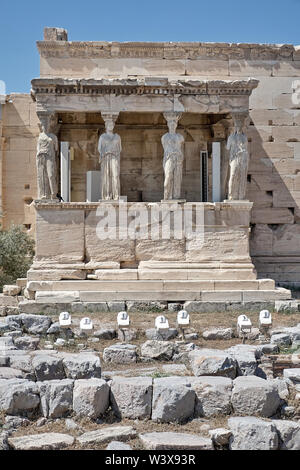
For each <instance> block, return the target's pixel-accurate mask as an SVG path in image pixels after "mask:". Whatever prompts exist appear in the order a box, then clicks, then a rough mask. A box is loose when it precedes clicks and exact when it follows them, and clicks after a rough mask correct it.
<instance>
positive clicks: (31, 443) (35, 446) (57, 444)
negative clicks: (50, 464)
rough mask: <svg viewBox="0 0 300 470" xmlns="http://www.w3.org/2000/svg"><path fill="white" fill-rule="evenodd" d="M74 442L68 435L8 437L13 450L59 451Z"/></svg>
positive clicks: (49, 434)
mask: <svg viewBox="0 0 300 470" xmlns="http://www.w3.org/2000/svg"><path fill="white" fill-rule="evenodd" d="M74 440H75V439H74V437H72V436H69V435H68V434H60V433H54V432H49V433H43V434H32V435H27V436H21V437H10V438H8V443H9V445H10V446H11V447H12V448H13V449H15V450H60V449H65V448H67V447H69V446H71V445H73V443H74Z"/></svg>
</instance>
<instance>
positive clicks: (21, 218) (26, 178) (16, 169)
mask: <svg viewBox="0 0 300 470" xmlns="http://www.w3.org/2000/svg"><path fill="white" fill-rule="evenodd" d="M38 133H39V129H38V118H37V115H36V111H35V103H33V101H32V99H31V97H30V95H28V94H16V93H13V94H11V95H8V96H7V97H6V103H5V104H4V105H2V137H1V142H2V151H1V149H0V155H1V153H2V159H0V160H2V162H1V163H2V171H1V183H2V185H0V188H1V186H2V209H1V211H2V213H3V219H2V223H3V228H4V229H7V228H9V227H10V226H11V225H12V224H15V225H19V224H20V225H23V226H24V229H25V230H27V231H28V233H29V234H31V235H32V236H34V234H35V211H34V208H33V205H32V201H33V200H34V199H35V198H36V197H37V186H36V165H35V155H36V142H37V136H38Z"/></svg>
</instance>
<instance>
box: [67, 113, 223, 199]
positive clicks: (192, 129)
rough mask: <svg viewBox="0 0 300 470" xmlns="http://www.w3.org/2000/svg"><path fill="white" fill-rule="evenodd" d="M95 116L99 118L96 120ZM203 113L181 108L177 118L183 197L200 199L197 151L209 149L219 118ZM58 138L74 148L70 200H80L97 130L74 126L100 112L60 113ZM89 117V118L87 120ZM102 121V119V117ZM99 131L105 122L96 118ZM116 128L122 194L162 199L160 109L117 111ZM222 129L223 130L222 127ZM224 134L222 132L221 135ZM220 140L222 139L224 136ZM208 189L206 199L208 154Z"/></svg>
mask: <svg viewBox="0 0 300 470" xmlns="http://www.w3.org/2000/svg"><path fill="white" fill-rule="evenodd" d="M97 118H98V119H97ZM221 118H222V115H220V116H219V117H217V116H215V118H214V116H213V115H207V114H192V113H184V114H183V115H182V117H181V119H180V121H179V126H178V132H179V133H181V134H182V135H183V137H184V139H185V143H184V157H185V158H184V162H183V180H182V197H183V198H184V199H186V200H187V201H201V194H200V192H201V191H200V187H201V185H200V151H201V150H203V151H204V150H208V148H209V145H211V143H212V141H213V139H214V136H213V128H214V121H216V120H217V119H221ZM59 119H60V120H61V121H62V124H61V131H60V139H61V140H63V141H67V142H69V144H70V146H71V147H73V148H74V159H73V160H72V161H71V175H72V193H71V200H72V202H82V201H85V198H86V172H87V171H89V170H99V169H100V164H99V153H98V150H97V146H98V138H99V135H98V131H97V129H96V130H95V129H81V130H78V129H77V124H76V128H72V126H74V125H75V124H74V120H75V121H76V123H77V122H78V121H81V125H82V126H83V127H86V126H89V125H92V126H95V125H97V124H96V123H97V120H98V121H99V116H95V115H94V113H91V115H90V116H88V113H77V114H76V113H75V117H74V115H69V114H68V113H61V114H60V115H59ZM88 121H89V123H88ZM101 121H102V120H101ZM99 128H100V132H99V134H100V133H101V132H103V131H104V123H103V122H99ZM115 132H116V133H118V134H119V135H120V137H121V142H122V156H121V172H120V173H121V174H120V178H121V194H122V195H123V196H127V198H128V201H146V202H157V201H160V200H161V199H163V184H164V172H163V163H162V162H163V147H162V144H161V137H162V136H163V134H164V133H165V132H167V124H166V121H165V119H164V117H163V115H162V113H126V112H121V113H120V115H119V117H118V120H117V123H116V125H115ZM223 134H224V132H223ZM223 138H224V135H223ZM224 142H225V140H224ZM208 172H209V174H208V176H209V184H208V187H209V194H208V199H209V200H211V197H212V195H211V188H212V173H211V159H208Z"/></svg>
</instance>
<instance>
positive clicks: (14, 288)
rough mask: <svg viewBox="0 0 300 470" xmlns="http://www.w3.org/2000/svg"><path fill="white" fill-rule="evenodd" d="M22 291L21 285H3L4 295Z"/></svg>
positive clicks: (17, 293) (16, 293)
mask: <svg viewBox="0 0 300 470" xmlns="http://www.w3.org/2000/svg"><path fill="white" fill-rule="evenodd" d="M20 292H21V287H20V286H17V285H5V286H3V294H4V295H19V294H20Z"/></svg>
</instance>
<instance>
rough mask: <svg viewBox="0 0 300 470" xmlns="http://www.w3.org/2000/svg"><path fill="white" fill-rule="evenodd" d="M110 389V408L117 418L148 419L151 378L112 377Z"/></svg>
mask: <svg viewBox="0 0 300 470" xmlns="http://www.w3.org/2000/svg"><path fill="white" fill-rule="evenodd" d="M110 389H111V402H112V408H113V410H114V412H115V414H116V415H117V416H118V417H120V418H129V419H145V418H148V419H150V417H151V405H152V378H150V377H113V381H112V383H111V386H110Z"/></svg>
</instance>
